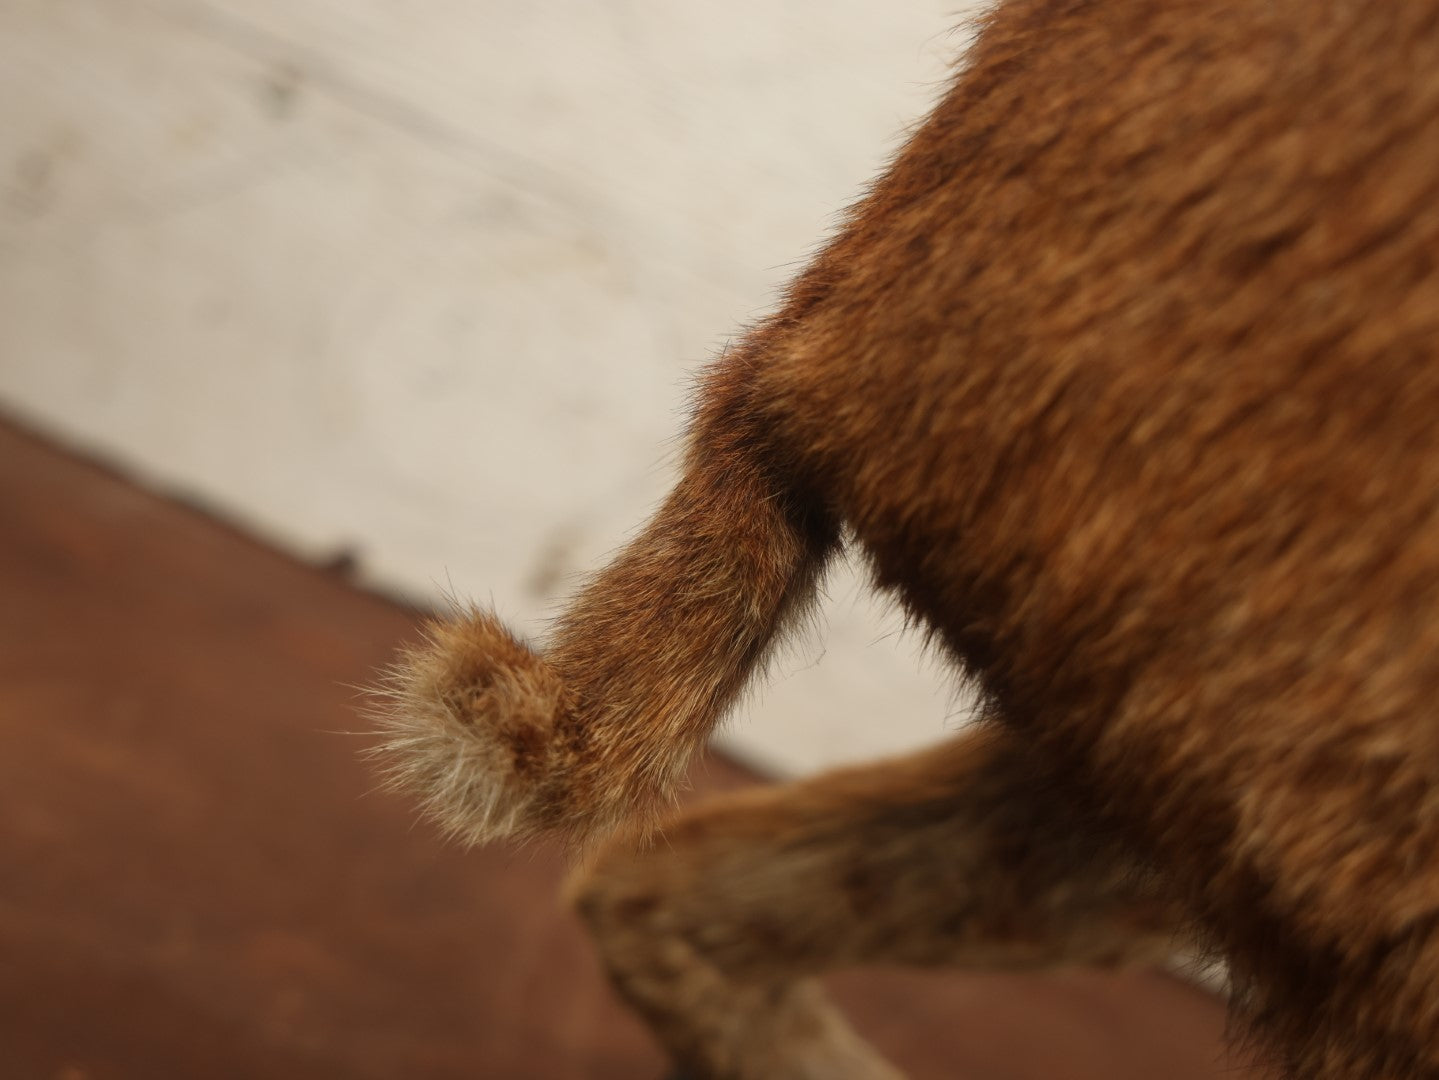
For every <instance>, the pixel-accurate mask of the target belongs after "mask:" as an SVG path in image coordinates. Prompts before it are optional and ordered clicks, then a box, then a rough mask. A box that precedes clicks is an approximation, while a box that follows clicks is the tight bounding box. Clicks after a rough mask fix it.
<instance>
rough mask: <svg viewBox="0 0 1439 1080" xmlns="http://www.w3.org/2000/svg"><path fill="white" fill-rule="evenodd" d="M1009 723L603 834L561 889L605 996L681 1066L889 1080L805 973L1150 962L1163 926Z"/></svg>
mask: <svg viewBox="0 0 1439 1080" xmlns="http://www.w3.org/2000/svg"><path fill="white" fill-rule="evenodd" d="M1076 820H1077V819H1076V815H1075V813H1074V808H1073V807H1072V806H1071V805H1069V804H1067V803H1066V802H1065V801H1064V800H1063V799H1061V798H1059V797H1057V796H1056V795H1055V793H1054V792H1052V791H1050V790H1048V787H1047V784H1046V782H1045V780H1044V778H1043V777H1042V775H1041V774H1040V772H1039V771H1038V770H1037V769H1036V768H1035V766H1034V763H1033V762H1031V761H1030V760H1029V759H1028V758H1027V756H1026V755H1025V754H1024V753H1023V752H1022V750H1021V749H1020V748H1019V747H1018V746H1017V745H1016V744H1015V743H1014V741H1013V739H1012V737H1011V736H1009V735H1007V734H1004V733H1002V732H997V731H983V732H973V733H970V734H967V735H964V736H961V737H960V738H958V739H956V740H954V741H952V742H950V743H947V744H944V745H942V746H940V747H937V748H935V749H933V750H930V751H928V752H926V753H922V754H918V755H915V756H913V757H909V758H905V759H902V760H899V761H895V762H889V763H885V764H881V765H875V766H869V767H865V768H861V769H855V770H849V771H844V772H838V773H833V774H830V775H828V776H823V777H820V778H818V779H816V780H812V781H808V782H805V783H799V784H793V785H789V786H785V787H778V788H770V789H762V790H758V791H752V792H745V793H743V794H740V795H738V796H734V797H730V798H727V799H720V800H716V801H715V802H713V803H711V804H709V805H706V806H701V807H699V808H698V809H696V810H693V811H690V812H688V813H686V814H684V815H682V816H681V817H679V818H678V819H677V820H676V821H674V822H673V823H671V824H670V825H669V826H667V827H666V828H665V830H664V833H663V835H662V837H661V838H660V839H658V840H657V841H656V843H655V844H654V846H653V847H651V848H648V849H646V850H643V851H635V850H633V849H632V848H629V847H626V846H624V845H623V844H620V843H614V844H612V845H611V846H610V847H609V848H608V849H607V850H606V851H604V852H603V853H602V854H601V855H600V857H599V859H598V861H597V863H596V864H595V865H594V866H593V867H592V868H591V869H590V870H589V872H588V873H587V875H586V876H585V877H584V878H583V879H582V880H581V882H580V883H579V885H578V886H577V889H576V898H577V904H578V907H579V910H580V912H581V914H582V915H583V916H584V918H585V919H586V921H587V922H588V924H589V926H590V929H591V931H592V933H593V935H594V937H595V941H596V944H597V945H598V947H599V950H600V952H601V955H602V956H603V959H604V962H605V965H606V966H607V968H608V970H609V973H610V976H611V978H612V980H613V981H614V983H615V985H616V987H617V988H618V990H619V992H620V993H621V994H622V995H623V996H624V997H625V998H626V999H627V1000H628V1001H629V1003H630V1004H631V1005H632V1006H633V1007H634V1008H635V1009H636V1010H637V1011H638V1012H640V1013H641V1014H642V1015H643V1016H644V1017H645V1019H646V1020H647V1021H648V1022H649V1024H650V1026H651V1027H652V1028H653V1030H654V1032H655V1034H656V1035H657V1036H658V1037H659V1039H660V1040H661V1041H662V1042H663V1043H665V1045H666V1047H667V1048H668V1049H669V1051H670V1053H671V1054H672V1055H673V1056H674V1057H675V1058H676V1059H677V1061H679V1062H680V1063H681V1065H682V1066H683V1067H684V1068H685V1070H686V1073H685V1075H686V1076H687V1077H694V1078H695V1080H895V1078H897V1077H898V1075H899V1074H898V1073H897V1072H896V1071H895V1070H894V1069H893V1067H892V1066H890V1065H889V1064H888V1063H886V1062H885V1061H883V1060H882V1059H881V1058H880V1057H879V1055H878V1054H877V1053H876V1052H875V1051H874V1050H873V1049H871V1048H870V1047H869V1046H868V1045H867V1044H866V1043H864V1041H863V1040H861V1039H860V1038H859V1037H858V1036H857V1035H855V1034H854V1033H853V1032H852V1031H851V1030H850V1029H849V1027H848V1025H847V1024H846V1023H845V1021H844V1020H843V1018H842V1017H841V1016H840V1015H839V1014H838V1012H837V1011H836V1010H835V1009H834V1008H833V1006H831V1005H830V1004H829V1002H828V1001H827V1000H826V999H825V997H824V995H823V993H822V992H821V990H820V989H819V987H818V986H817V985H816V983H815V982H814V981H813V979H812V976H814V975H816V974H818V973H820V972H823V971H826V970H831V969H835V968H839V967H845V966H851V965H856V964H862V963H869V962H875V963H899V964H911V965H926V966H933V965H941V964H945V965H959V966H964V967H969V968H975V969H989V970H1000V969H1009V970H1016V969H1036V968H1044V967H1055V966H1061V965H1092V966H1114V965H1118V964H1124V963H1146V962H1154V961H1159V960H1162V959H1165V958H1166V957H1167V955H1168V952H1169V949H1170V947H1171V944H1172V937H1173V931H1174V928H1175V923H1176V922H1177V918H1176V914H1175V912H1174V910H1173V909H1172V908H1171V907H1170V905H1169V904H1168V903H1167V902H1166V901H1165V900H1163V899H1162V898H1161V896H1160V895H1159V893H1158V892H1157V889H1156V888H1155V886H1154V884H1153V882H1152V880H1151V879H1150V878H1149V877H1148V876H1147V875H1146V874H1144V873H1143V872H1142V871H1141V870H1140V868H1139V867H1138V866H1137V864H1136V863H1135V862H1133V861H1132V860H1131V859H1130V858H1129V856H1128V855H1127V854H1126V853H1125V850H1124V849H1123V848H1122V847H1121V846H1120V845H1119V844H1118V843H1117V842H1115V841H1114V840H1113V839H1112V838H1110V837H1107V836H1104V835H1101V834H1097V833H1095V832H1094V831H1090V830H1085V829H1082V828H1080V827H1078V826H1077V824H1076Z"/></svg>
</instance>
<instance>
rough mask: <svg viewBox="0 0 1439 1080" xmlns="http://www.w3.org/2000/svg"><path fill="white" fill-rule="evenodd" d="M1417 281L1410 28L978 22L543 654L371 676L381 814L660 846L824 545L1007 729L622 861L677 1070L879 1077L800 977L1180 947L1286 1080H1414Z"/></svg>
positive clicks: (1426, 100)
mask: <svg viewBox="0 0 1439 1080" xmlns="http://www.w3.org/2000/svg"><path fill="white" fill-rule="evenodd" d="M1436 261H1439V0H1362V2H1361V0H1265V2H1257V0H1008V2H1006V3H1004V4H1002V5H1001V6H1000V7H999V8H998V9H997V10H996V11H995V13H994V14H993V15H992V16H991V17H990V19H989V20H988V22H987V25H986V26H985V27H984V30H983V33H982V34H981V36H980V39H979V42H978V44H977V45H976V47H975V49H974V51H973V54H972V56H971V57H970V59H969V63H968V66H967V67H966V68H965V70H964V71H962V72H961V73H960V74H959V75H958V77H957V78H956V80H955V82H954V85H953V87H952V88H951V89H950V91H949V93H948V94H947V96H946V97H945V98H944V99H943V101H942V102H941V103H940V104H939V106H938V107H937V108H936V109H935V111H934V113H933V114H932V115H931V117H930V118H929V120H928V121H927V122H926V123H925V124H924V125H923V126H922V127H921V128H920V129H919V130H918V131H917V132H916V133H915V135H914V136H913V138H912V139H911V140H910V141H909V143H908V145H907V146H906V147H905V148H904V150H903V151H902V152H901V153H900V155H899V156H898V158H897V160H896V161H895V162H894V164H893V166H892V167H891V168H890V169H889V171H888V172H887V173H886V174H885V175H884V176H883V177H882V178H881V179H880V180H879V181H878V182H877V184H876V185H875V186H874V188H873V190H872V191H871V192H870V193H869V195H868V196H867V197H866V198H864V199H863V200H862V201H861V202H860V203H859V204H858V205H857V206H856V207H855V209H854V211H853V212H852V214H851V215H850V218H849V220H848V223H847V224H846V226H845V227H844V228H843V229H842V230H841V232H840V233H839V235H838V236H837V237H836V238H835V239H834V240H833V241H832V242H831V243H830V244H829V245H828V247H827V248H826V249H825V250H824V251H823V252H821V254H820V255H819V256H818V257H817V258H816V259H815V260H814V261H813V263H812V264H811V265H810V267H809V268H808V269H807V270H806V271H805V272H804V273H803V274H802V275H801V276H800V277H799V279H798V280H797V281H796V282H795V283H794V284H793V286H792V287H791V288H790V290H789V292H788V294H787V297H786V300H785V302H784V304H783V305H782V307H781V309H780V310H779V312H778V313H777V314H776V315H774V316H773V317H772V318H770V319H769V320H767V321H766V322H765V323H763V324H762V325H760V326H759V327H757V328H756V329H754V330H753V331H752V332H751V333H750V334H749V335H748V336H747V337H746V338H745V340H744V341H743V343H742V344H740V345H739V346H738V347H736V348H734V349H733V350H731V351H729V352H727V353H726V354H725V355H723V356H721V357H720V358H719V359H718V360H716V361H715V362H714V364H713V365H712V366H711V368H710V369H709V371H708V373H707V375H706V376H705V379H704V382H703V386H702V390H701V393H700V395H699V399H698V403H697V409H696V414H695V419H694V422H693V426H692V429H691V432H690V436H689V443H688V454H687V457H686V460H685V466H684V471H683V476H682V478H681V479H680V481H679V484H678V486H677V487H676V489H675V490H674V492H673V493H672V494H671V496H670V497H669V499H668V501H667V502H666V503H665V504H664V505H663V507H662V508H661V509H660V511H659V512H658V514H657V515H656V516H655V517H654V519H653V520H652V522H651V523H650V525H649V526H648V527H647V528H646V530H645V531H644V532H643V533H642V534H641V535H640V536H639V537H638V538H637V539H636V540H635V541H634V542H633V543H632V544H631V545H630V546H629V547H628V548H627V549H626V550H625V551H624V552H623V553H622V554H621V555H620V556H619V558H618V559H617V560H616V561H615V562H614V564H613V565H611V566H610V567H609V568H608V569H606V570H605V571H604V572H603V573H602V574H600V575H599V576H598V577H597V578H596V579H595V580H594V582H593V583H592V584H591V585H589V587H588V588H586V589H585V590H584V591H583V592H581V593H580V594H579V595H578V596H577V597H576V598H575V600H574V602H573V603H572V605H571V606H570V607H569V609H568V611H567V612H566V614H565V615H564V617H563V618H562V620H561V621H560V623H559V625H558V626H557V628H556V630H555V633H554V635H553V638H552V640H551V641H550V642H549V643H548V646H547V648H546V649H545V651H544V653H543V654H542V655H539V654H536V653H533V652H531V651H530V650H529V649H527V648H525V647H524V646H521V645H519V644H517V643H516V642H515V641H514V640H513V639H512V638H511V637H510V636H509V635H508V634H507V633H506V632H505V631H504V630H503V628H501V627H500V626H499V625H498V624H497V623H495V621H494V620H493V619H492V618H490V617H489V616H487V615H485V614H484V613H478V612H477V613H472V614H471V615H469V616H468V617H465V618H461V619H458V620H456V621H455V622H454V623H452V624H449V625H446V626H443V627H440V628H437V629H436V630H435V632H434V637H433V639H432V640H431V641H430V643H429V644H428V645H427V646H426V647H425V648H422V649H420V650H419V651H417V652H416V653H414V654H413V655H412V656H411V657H410V658H409V659H408V660H407V661H405V662H404V663H402V664H401V666H400V667H399V669H398V671H397V673H396V676H395V679H396V682H395V686H396V691H395V696H394V705H395V707H394V708H393V709H392V710H391V711H390V713H389V721H388V722H389V724H390V725H391V729H392V740H393V741H392V743H391V746H392V749H393V753H392V754H391V755H390V763H391V768H392V769H393V770H394V771H395V775H396V776H397V777H399V778H400V779H401V780H403V781H404V782H406V783H408V784H409V785H411V786H413V787H414V788H415V789H417V791H418V792H419V794H420V796H421V797H422V798H423V799H425V800H427V801H428V803H429V804H430V805H431V807H432V808H433V809H434V810H435V812H436V813H437V815H438V816H439V817H440V818H441V820H442V821H444V822H445V823H446V824H447V825H448V827H449V828H451V829H452V830H454V831H457V832H459V833H461V834H463V835H465V836H467V837H468V838H470V839H475V840H488V839H494V838H497V837H500V836H505V835H530V834H537V833H541V832H553V833H559V834H561V835H564V836H568V837H571V838H580V837H585V836H591V835H599V834H602V833H604V832H606V831H608V830H609V829H611V828H612V827H613V826H615V825H616V824H617V823H619V822H620V821H622V820H625V819H626V818H628V817H631V816H633V815H638V816H639V817H640V818H641V819H644V820H652V819H653V816H654V815H655V814H656V812H657V811H658V810H659V809H660V808H662V806H663V805H664V802H665V799H666V797H667V795H668V793H669V791H670V789H671V788H672V786H673V784H674V782H675V779H676V777H677V776H678V775H679V774H680V772H681V770H682V768H683V766H684V764H685V762H686V761H687V760H688V758H689V757H690V755H691V754H692V753H693V752H694V750H695V749H696V748H697V747H699V746H700V745H701V744H702V743H703V741H704V739H705V737H706V735H707V734H708V733H709V731H710V730H711V729H712V727H713V725H714V724H715V723H716V721H717V720H718V719H719V718H720V716H721V715H722V714H723V713H724V711H725V709H726V707H727V706H728V705H729V704H730V703H731V701H732V699H733V698H734V696H735V695H736V693H737V692H738V691H739V690H740V689H741V687H742V685H743V684H744V682H745V680H746V679H748V678H749V677H750V676H751V675H752V673H753V672H754V671H755V670H756V669H757V668H758V667H760V665H761V664H762V662H763V660H764V658H765V656H766V654H767V653H768V651H769V650H770V648H771V646H772V645H773V643H774V642H775V640H776V638H777V637H778V636H779V635H781V634H782V633H783V631H784V629H785V628H786V626H788V625H789V624H790V623H791V622H792V621H793V619H794V618H795V616H796V614H797V613H799V612H801V611H802V610H803V608H804V605H805V604H806V603H808V601H809V600H810V598H811V597H812V595H813V593H814V591H815V585H816V582H817V579H818V576H819V574H820V573H821V571H822V567H823V565H824V563H825V561H826V559H827V558H828V557H829V556H830V555H831V554H832V553H833V552H834V551H835V550H836V547H837V544H838V543H839V537H840V535H841V530H842V529H845V530H848V531H849V532H852V534H853V537H854V540H855V542H856V543H857V544H858V545H859V547H860V548H861V549H862V550H863V552H864V553H865V554H866V555H867V557H868V558H869V560H870V562H871V564H872V566H873V569H874V574H875V577H876V580H877V582H878V584H879V586H880V587H882V588H884V589H887V590H890V591H891V592H892V593H893V594H894V595H895V596H896V597H897V598H898V599H899V600H900V601H901V602H902V603H903V604H904V606H905V607H906V609H907V610H908V611H909V612H910V613H911V614H912V616H913V618H914V619H915V621H916V622H917V623H919V624H921V625H922V626H924V627H925V628H927V630H928V631H929V633H931V634H932V635H933V637H934V639H935V640H936V641H937V642H938V643H939V644H940V645H941V646H942V647H943V648H944V649H945V650H946V651H947V652H948V653H949V654H950V655H951V656H952V657H953V658H954V660H955V662H956V663H957V664H959V665H961V666H962V667H963V668H964V669H965V670H966V671H967V672H969V673H970V674H971V675H972V676H973V677H974V678H975V679H976V680H977V682H978V683H979V685H980V686H981V688H982V689H983V691H984V692H985V694H986V696H987V698H988V700H989V701H990V702H991V703H992V712H993V714H994V717H995V720H994V722H993V724H992V726H991V727H990V728H989V729H987V730H984V731H981V732H978V733H971V734H967V735H964V736H961V737H959V738H957V739H955V740H953V741H952V742H950V743H948V744H946V745H944V746H942V747H941V748H939V749H938V750H936V751H932V752H930V753H928V754H925V755H920V756H919V757H917V758H914V759H910V760H907V761H903V762H897V763H890V764H888V765H880V766H874V767H872V768H870V769H867V770H861V771H859V772H857V773H847V774H841V775H839V776H835V777H829V778H822V779H820V780H818V781H813V782H810V783H808V784H805V785H799V786H798V787H796V788H793V789H780V790H779V791H778V792H771V793H766V794H762V795H755V796H747V797H745V798H744V799H741V800H739V801H736V802H731V803H728V804H725V805H722V806H718V807H715V808H713V809H710V810H701V811H699V812H696V813H693V814H691V815H688V816H687V817H686V818H685V819H684V820H682V821H680V822H677V823H674V824H672V825H667V826H666V835H667V838H668V839H669V840H670V845H672V848H673V850H671V849H670V847H668V846H667V848H666V849H664V850H656V851H653V852H644V851H635V850H633V846H632V845H628V844H616V845H612V846H611V847H610V848H608V849H606V851H605V853H604V854H603V855H602V856H601V858H600V860H599V863H598V865H597V867H596V868H595V869H594V870H593V871H592V872H591V873H590V875H589V876H588V877H587V878H586V879H585V880H584V881H583V882H582V883H581V884H580V885H578V886H577V894H576V895H577V902H578V903H579V904H580V907H581V910H582V911H583V912H584V913H585V915H586V917H587V919H588V920H589V921H590V924H591V926H592V927H593V928H594V930H595V932H596V934H597V937H598V940H599V943H600V947H601V950H602V952H603V953H604V955H605V957H606V960H607V963H608V964H609V966H610V968H611V971H612V973H613V974H614V976H615V980H616V983H617V985H618V986H619V987H620V988H621V990H622V992H624V993H625V995H626V996H627V998H628V999H629V1000H631V1001H632V1002H633V1003H634V1004H635V1005H636V1007H637V1008H639V1009H640V1010H641V1011H642V1012H643V1013H644V1014H645V1015H646V1017H647V1018H648V1019H649V1020H650V1021H651V1023H652V1024H653V1025H654V1027H655V1029H656V1031H657V1033H658V1034H659V1035H660V1037H661V1038H663V1039H664V1040H665V1041H666V1043H667V1045H669V1047H670V1048H671V1050H672V1051H673V1052H674V1053H675V1054H676V1056H678V1057H679V1058H681V1059H683V1060H685V1061H687V1062H688V1063H689V1064H690V1065H691V1067H693V1068H695V1069H696V1070H698V1071H699V1073H700V1074H701V1075H707V1076H715V1077H720V1076H723V1077H765V1078H776V1077H805V1076H813V1077H841V1076H856V1077H885V1076H892V1075H893V1073H892V1072H891V1071H888V1070H889V1067H888V1066H886V1065H884V1064H883V1063H882V1062H880V1061H879V1060H878V1059H877V1058H875V1057H874V1056H873V1053H872V1052H871V1051H869V1050H868V1049H867V1048H865V1047H864V1046H863V1045H862V1044H861V1043H859V1042H858V1040H857V1039H855V1038H854V1037H853V1036H852V1035H851V1034H849V1033H848V1032H847V1031H846V1030H845V1029H844V1027H843V1025H842V1023H841V1022H840V1021H839V1019H838V1018H837V1017H835V1016H834V1015H833V1014H832V1013H831V1012H830V1011H829V1007H828V1006H827V1005H825V1004H824V1003H823V1001H822V999H820V998H819V996H818V994H817V992H816V991H815V990H814V989H813V987H811V986H809V985H808V984H807V983H805V982H804V977H805V976H806V975H808V974H811V973H813V972H815V971H819V970H822V969H823V968H825V967H828V966H833V965H834V964H837V963H847V962H852V961H856V960H862V959H874V958H887V959H900V960H907V961H911V962H920V961H925V960H931V961H946V962H956V963H967V964H975V965H980V966H1032V965H1036V964H1053V963H1060V962H1073V961H1087V962H1111V963H1113V962H1128V961H1131V960H1144V959H1147V958H1151V957H1152V956H1154V955H1156V953H1157V951H1158V949H1159V945H1158V943H1159V942H1160V941H1161V940H1163V941H1167V940H1168V937H1169V934H1170V933H1171V931H1173V930H1175V929H1178V928H1181V927H1185V928H1188V929H1189V930H1192V931H1193V932H1194V933H1196V934H1198V935H1199V936H1200V937H1202V938H1203V939H1204V940H1206V941H1207V942H1209V943H1211V944H1213V945H1214V946H1216V947H1217V948H1218V949H1220V950H1221V951H1222V952H1223V954H1224V955H1225V956H1226V957H1227V958H1228V960H1229V961H1230V963H1231V966H1232V968H1233V970H1234V972H1235V974H1236V977H1237V979H1238V983H1239V986H1240V989H1241V993H1240V994H1239V995H1238V997H1237V1003H1236V1009H1237V1010H1238V1011H1239V1013H1240V1015H1241V1017H1242V1018H1243V1019H1244V1020H1246V1021H1248V1022H1249V1023H1250V1024H1251V1025H1252V1026H1253V1028H1254V1029H1255V1030H1257V1031H1258V1032H1259V1033H1260V1034H1261V1035H1262V1036H1263V1037H1264V1038H1265V1039H1266V1040H1267V1045H1268V1046H1269V1047H1271V1048H1272V1051H1273V1054H1274V1057H1275V1059H1276V1061H1278V1063H1279V1064H1280V1066H1281V1067H1282V1068H1283V1069H1284V1070H1285V1071H1286V1072H1288V1073H1289V1074H1290V1075H1293V1076H1303V1077H1316V1078H1325V1080H1341V1078H1342V1080H1360V1078H1369V1077H1386V1078H1387V1077H1395V1078H1399V1077H1403V1078H1418V1077H1429V1076H1436V1075H1439V726H1436V723H1435V701H1436V699H1439V268H1436ZM797 867H799V868H803V872H800V871H799V870H797V869H796V868H797ZM1125 941H1128V942H1130V944H1129V945H1125V944H1123V943H1124V942H1125Z"/></svg>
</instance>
